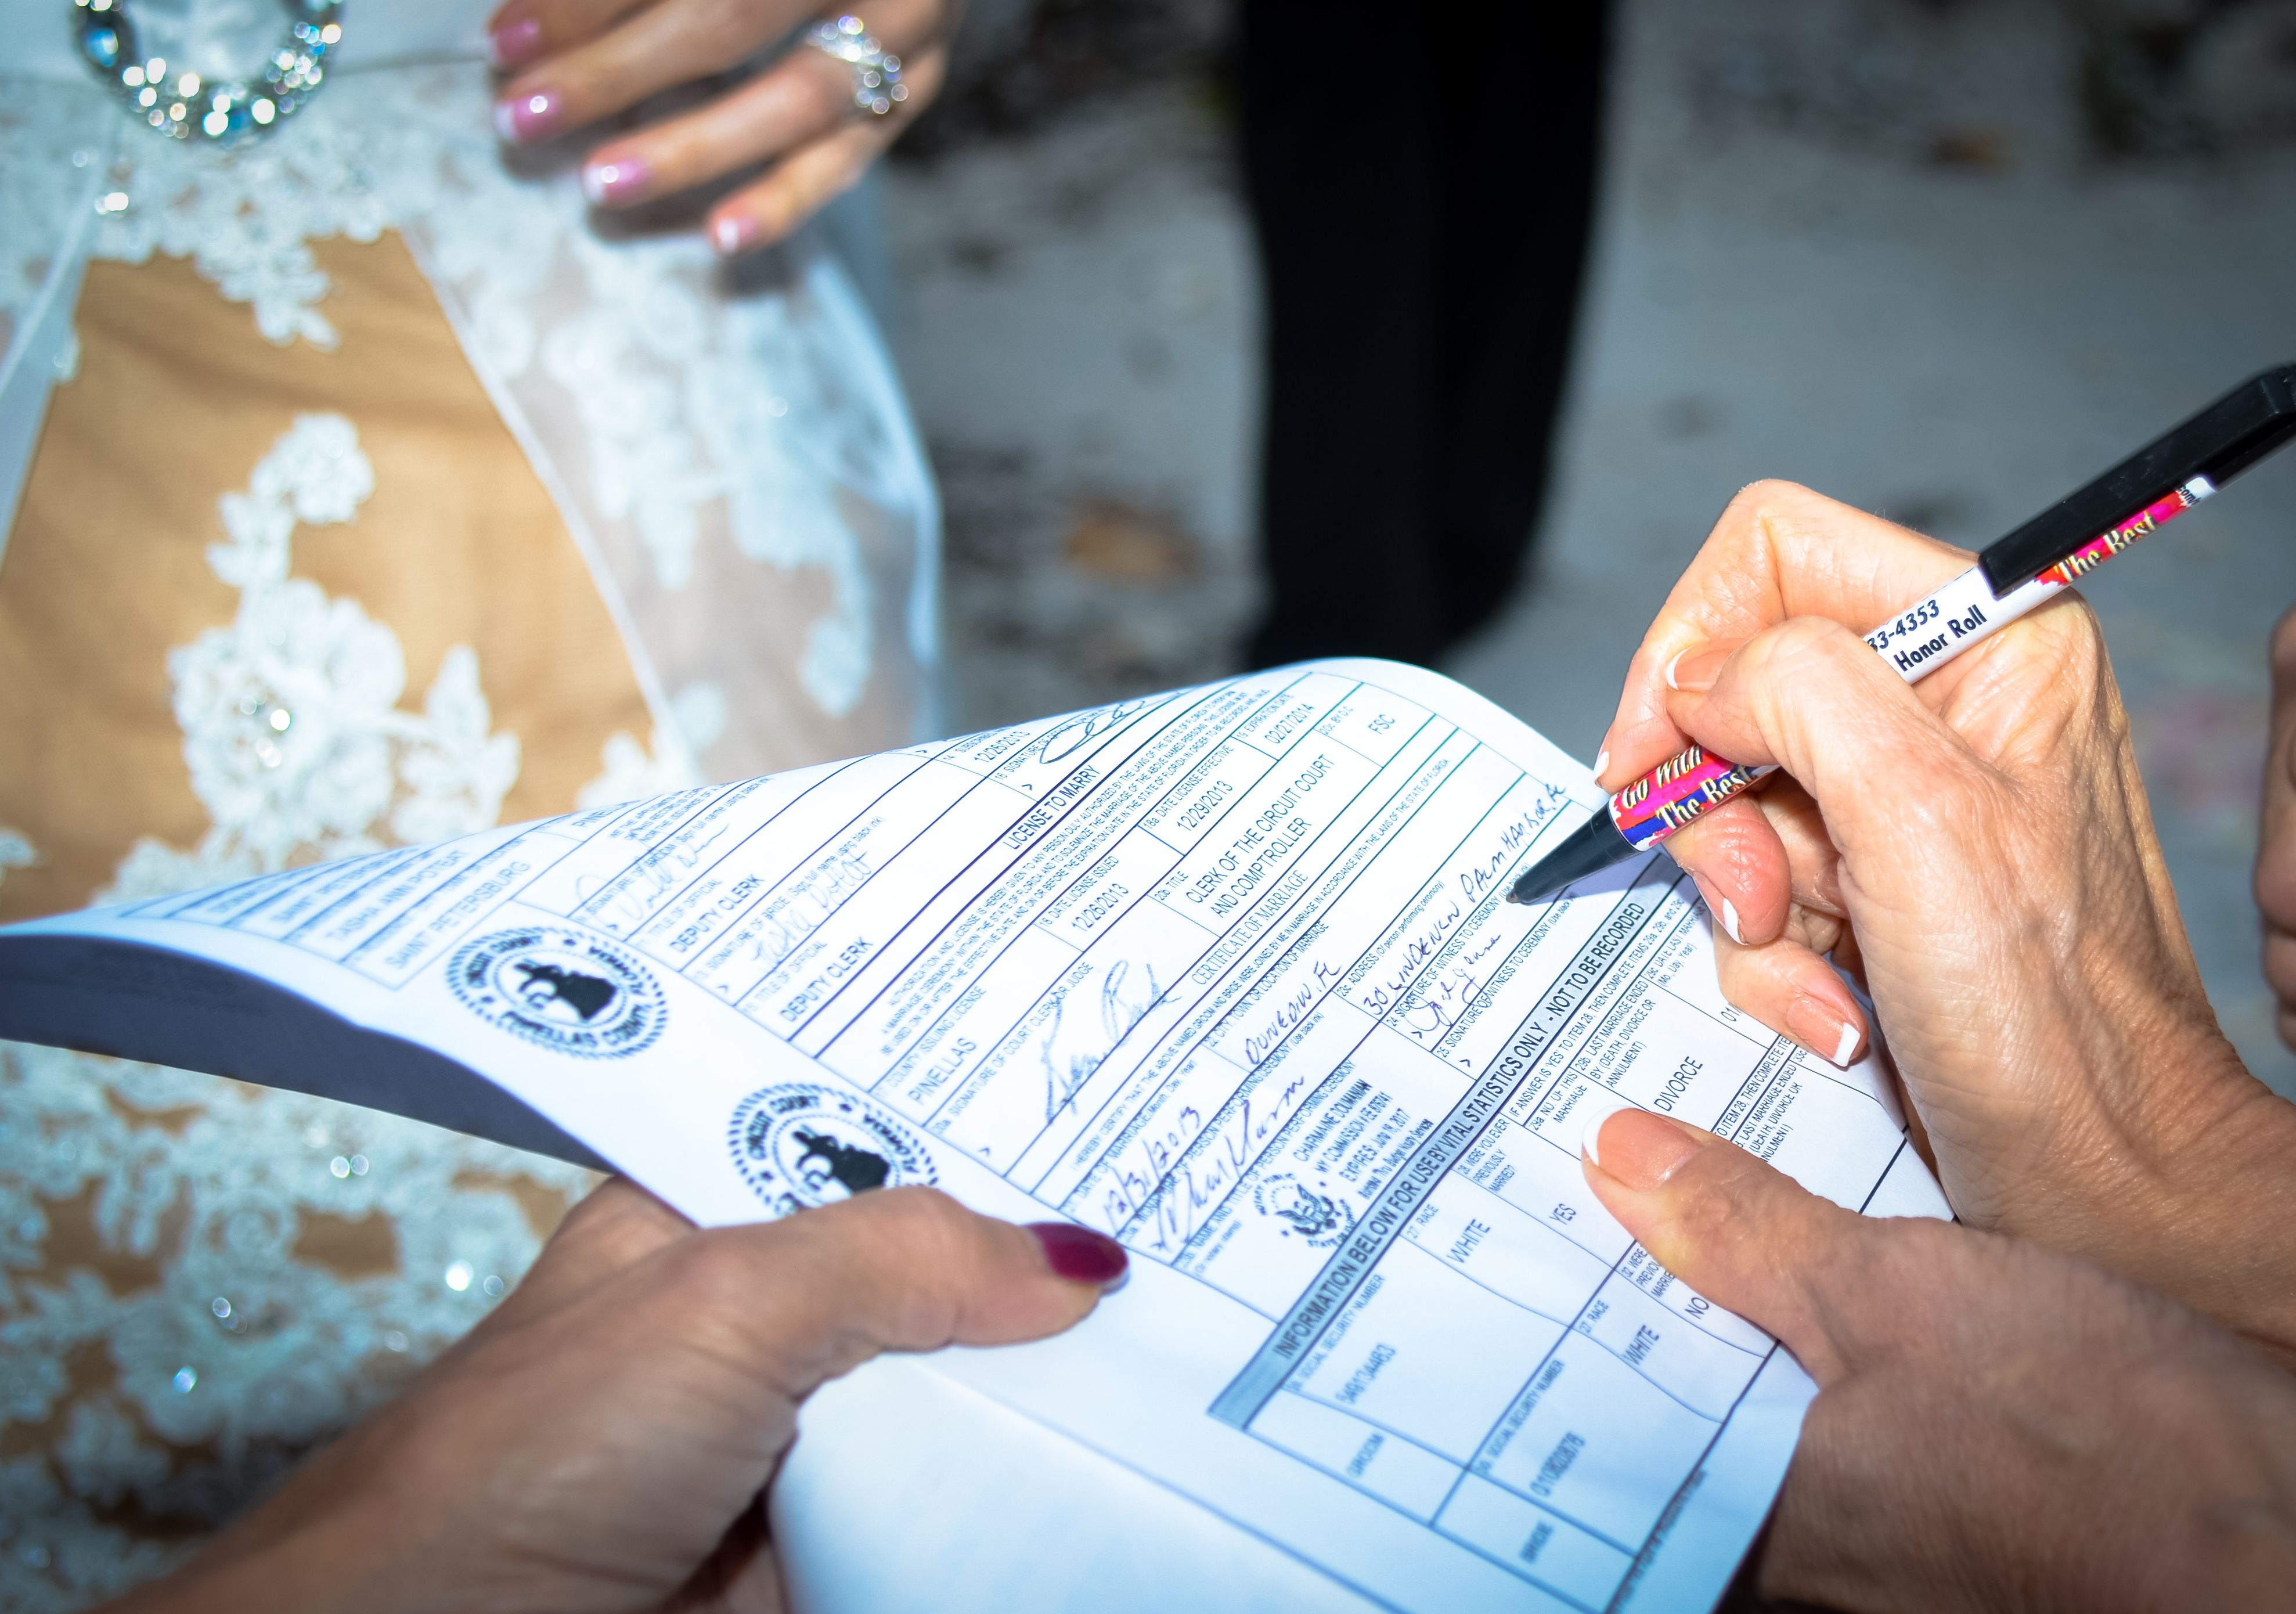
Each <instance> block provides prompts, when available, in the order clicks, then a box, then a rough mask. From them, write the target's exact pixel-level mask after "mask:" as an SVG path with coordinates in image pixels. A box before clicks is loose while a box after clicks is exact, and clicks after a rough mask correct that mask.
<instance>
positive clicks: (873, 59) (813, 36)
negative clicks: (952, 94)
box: [805, 13, 909, 118]
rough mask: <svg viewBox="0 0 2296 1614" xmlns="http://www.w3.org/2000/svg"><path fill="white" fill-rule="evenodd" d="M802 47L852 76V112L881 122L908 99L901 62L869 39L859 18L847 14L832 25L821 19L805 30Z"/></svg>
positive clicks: (828, 21)
mask: <svg viewBox="0 0 2296 1614" xmlns="http://www.w3.org/2000/svg"><path fill="white" fill-rule="evenodd" d="M805 43H806V44H808V45H811V46H813V48H814V49H815V50H817V51H819V52H820V53H822V54H823V55H824V56H831V57H834V58H835V59H836V60H837V61H841V62H843V63H844V64H845V67H846V70H847V71H849V72H850V73H851V74H852V75H853V110H854V111H857V112H866V113H868V114H869V115H870V116H872V117H875V118H882V117H884V116H885V115H886V114H887V113H889V112H890V111H892V110H893V109H894V108H895V107H896V106H898V105H899V104H900V103H901V102H904V101H906V100H907V99H908V98H909V86H906V85H905V84H903V83H902V82H901V59H900V58H899V57H898V56H896V55H893V54H891V53H889V52H887V51H886V50H885V49H884V47H883V46H881V45H879V44H878V43H877V42H876V40H874V39H873V38H872V37H870V35H869V30H868V29H866V28H864V27H863V26H862V24H861V19H860V18H858V17H856V16H853V15H852V14H851V13H847V14H846V15H844V16H841V17H839V18H837V19H836V20H834V21H832V20H828V19H824V20H821V21H819V22H816V23H815V24H814V25H813V27H812V28H811V29H808V30H807V32H806V36H805Z"/></svg>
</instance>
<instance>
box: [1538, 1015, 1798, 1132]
mask: <svg viewBox="0 0 2296 1614" xmlns="http://www.w3.org/2000/svg"><path fill="white" fill-rule="evenodd" d="M1771 1041H1772V1038H1771V1036H1770V1034H1769V1033H1768V1032H1767V1031H1763V1032H1762V1034H1761V1035H1760V1036H1759V1037H1751V1036H1743V1035H1741V1034H1739V1033H1737V1032H1725V1031H1724V1030H1722V1029H1721V1028H1718V1027H1717V1026H1716V1025H1715V1023H1714V1022H1713V1021H1712V1020H1710V1019H1708V1018H1707V1016H1705V1015H1704V1014H1702V1013H1701V1012H1699V1011H1697V1010H1696V1009H1693V1008H1692V1007H1691V1006H1690V1005H1689V1004H1685V1003H1684V1002H1683V1001H1682V1000H1681V999H1680V998H1677V997H1676V996H1675V995H1673V994H1672V993H1669V992H1661V991H1658V990H1655V989H1654V988H1652V987H1648V986H1646V985H1643V984H1641V983H1637V984H1636V986H1635V987H1633V988H1632V989H1631V990H1629V991H1628V992H1624V993H1621V994H1620V995H1619V997H1618V999H1617V1000H1616V1002H1615V1003H1614V1004H1613V1005H1612V1007H1611V1011H1610V1012H1608V1013H1606V1014H1605V1015H1604V1016H1603V1019H1602V1020H1601V1021H1599V1022H1598V1023H1597V1025H1596V1026H1595V1029H1594V1030H1593V1031H1592V1032H1591V1033H1590V1034H1589V1035H1588V1036H1587V1040H1586V1041H1585V1042H1584V1043H1582V1044H1581V1045H1579V1049H1578V1051H1577V1053H1575V1054H1574V1056H1573V1057H1572V1059H1571V1061H1570V1074H1571V1076H1572V1077H1577V1078H1579V1079H1581V1080H1586V1081H1592V1082H1595V1083H1597V1084H1599V1085H1600V1086H1604V1087H1607V1088H1609V1089H1610V1090H1611V1092H1612V1093H1614V1094H1617V1095H1618V1096H1619V1097H1620V1098H1622V1099H1624V1100H1626V1101H1627V1102H1628V1103H1631V1104H1639V1105H1640V1106H1642V1108H1644V1109H1645V1110H1656V1111H1657V1112H1658V1113H1659V1114H1661V1115H1670V1116H1672V1117H1674V1118H1675V1119H1677V1120H1679V1121H1688V1122H1689V1123H1690V1124H1691V1125H1692V1126H1693V1127H1711V1126H1713V1125H1714V1123H1715V1122H1716V1121H1717V1120H1718V1119H1720V1118H1721V1116H1722V1112H1723V1111H1724V1110H1726V1109H1728V1108H1729V1105H1730V1100H1731V1099H1732V1097H1733V1096H1734V1095H1735V1094H1736V1093H1737V1091H1738V1086H1739V1084H1740V1083H1742V1082H1743V1081H1744V1080H1745V1079H1746V1077H1747V1076H1748V1075H1749V1074H1750V1073H1751V1071H1752V1070H1753V1069H1754V1067H1755V1066H1756V1065H1758V1064H1759V1063H1760V1062H1761V1058H1762V1055H1763V1053H1765V1052H1767V1049H1768V1048H1769V1045H1770V1043H1771ZM1570 1141H1571V1143H1573V1144H1574V1145H1575V1144H1576V1143H1577V1140H1576V1139H1575V1138H1574V1139H1572V1140H1570Z"/></svg>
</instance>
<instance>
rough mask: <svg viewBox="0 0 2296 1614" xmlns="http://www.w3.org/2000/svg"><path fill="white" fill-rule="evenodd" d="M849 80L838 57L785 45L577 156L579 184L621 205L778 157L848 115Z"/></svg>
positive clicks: (606, 203) (598, 198)
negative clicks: (756, 66)
mask: <svg viewBox="0 0 2296 1614" xmlns="http://www.w3.org/2000/svg"><path fill="white" fill-rule="evenodd" d="M849 83H850V78H849V74H848V73H847V71H846V68H845V64H844V63H843V62H840V61H831V60H830V59H829V58H828V57H827V56H825V55H824V54H822V53H821V52H819V51H815V50H799V51H791V53H789V55H788V56H786V57H785V58H783V60H782V61H780V62H779V63H777V64H776V65H775V67H774V68H773V70H771V71H769V72H765V73H760V74H759V75H758V77H757V78H752V79H750V81H749V82H748V83H747V84H744V85H742V86H740V87H739V88H737V89H734V90H730V91H728V92H727V93H726V94H723V95H720V96H718V97H717V99H716V100H714V101H711V102H708V103H707V104H705V105H703V106H701V107H697V108H696V109H694V110H693V111H690V112H685V113H682V114H680V115H679V116H677V117H676V118H670V119H665V120H664V121H662V122H660V123H657V124H654V125H652V127H648V128H645V129H643V130H640V131H639V132H638V133H636V134H635V135H623V136H621V137H620V138H619V139H615V140H610V141H608V142H606V143H604V144H603V145H602V146H600V147H599V148H598V149H597V150H596V151H594V152H591V153H590V156H589V158H588V160H586V161H585V162H584V163H583V165H582V188H583V189H584V190H585V191H586V192H587V193H589V197H590V200H591V201H594V202H597V203H598V204H600V205H601V206H603V207H610V208H620V207H628V206H631V205H633V204H635V203H637V202H641V201H648V200H650V199H652V198H653V197H656V196H669V195H674V194H676V193H677V192H680V191H683V190H685V189H687V188H688V187H690V186H693V185H698V184H703V183H705V182H706V181H709V180H712V179H716V178H717V177H719V176H721V175H725V174H730V173H732V172H733V171H734V169H736V168H746V167H748V166H749V165H750V164H751V163H755V162H762V161H764V160H767V159H768V158H773V157H778V156H780V155H781V154H782V153H783V152H788V151H790V150H791V149H792V148H794V147H796V146H798V145H799V144H801V143H806V142H808V141H811V140H814V139H816V138H818V137H819V136H821V135H826V134H829V133H831V132H832V131H836V130H840V129H841V128H842V127H843V126H845V125H846V124H847V123H848V122H849V115H850V113H851V111H852V105H853V103H852V94H851V91H850V89H849Z"/></svg>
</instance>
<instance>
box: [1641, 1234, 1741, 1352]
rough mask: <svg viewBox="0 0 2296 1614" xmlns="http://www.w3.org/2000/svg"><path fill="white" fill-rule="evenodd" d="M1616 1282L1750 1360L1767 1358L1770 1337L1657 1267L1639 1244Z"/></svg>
mask: <svg viewBox="0 0 2296 1614" xmlns="http://www.w3.org/2000/svg"><path fill="white" fill-rule="evenodd" d="M1613 1282H1620V1283H1630V1284H1632V1285H1633V1286H1634V1287H1635V1288H1636V1289H1638V1290H1641V1291H1642V1292H1643V1293H1644V1294H1645V1295H1647V1296H1649V1297H1650V1298H1651V1299H1653V1300H1655V1301H1657V1302H1658V1303H1659V1304H1660V1305H1661V1306H1663V1307H1666V1308H1667V1309H1668V1310H1669V1311H1670V1312H1672V1313H1674V1315H1677V1316H1678V1317H1680V1318H1682V1319H1683V1320H1684V1321H1685V1322H1687V1323H1691V1324H1693V1326H1695V1327H1697V1328H1698V1329H1699V1330H1701V1331H1703V1332H1705V1333H1708V1334H1711V1335H1712V1336H1713V1337H1714V1338H1715V1339H1717V1340H1721V1341H1722V1342H1723V1343H1724V1344H1725V1345H1730V1346H1734V1347H1736V1348H1738V1349H1739V1350H1741V1351H1743V1352H1746V1353H1748V1354H1749V1355H1751V1356H1766V1355H1767V1354H1768V1352H1769V1348H1770V1345H1771V1343H1772V1341H1771V1340H1770V1336H1769V1335H1767V1334H1766V1333H1764V1332H1763V1331H1761V1330H1760V1329H1759V1328H1756V1327H1755V1326H1754V1325H1753V1324H1752V1323H1749V1322H1747V1321H1746V1319H1745V1318H1743V1317H1742V1316H1740V1315H1738V1314H1737V1313H1736V1312H1734V1311H1725V1310H1724V1309H1723V1308H1722V1307H1719V1306H1717V1305H1715V1304H1714V1302H1713V1301H1711V1300H1710V1299H1707V1298H1706V1297H1705V1296H1704V1295H1702V1294H1700V1293H1699V1292H1698V1291H1697V1290H1694V1289H1693V1288H1691V1287H1690V1285H1689V1284H1687V1283H1685V1282H1683V1281H1682V1280H1681V1279H1680V1278H1677V1277H1676V1276H1675V1275H1674V1274H1672V1273H1670V1272H1669V1271H1668V1270H1667V1269H1666V1268H1665V1267H1663V1266H1660V1265H1659V1263H1658V1258H1657V1257H1655V1256H1653V1255H1652V1254H1651V1252H1650V1251H1648V1250H1647V1249H1644V1248H1643V1247H1642V1246H1641V1245H1639V1244H1637V1245H1636V1246H1635V1248H1634V1249H1630V1250H1628V1251H1627V1255H1626V1258H1625V1259H1624V1260H1622V1261H1620V1263H1619V1269H1618V1275H1617V1277H1616V1278H1615V1279H1613Z"/></svg>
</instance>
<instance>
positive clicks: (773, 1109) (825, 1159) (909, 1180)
mask: <svg viewBox="0 0 2296 1614" xmlns="http://www.w3.org/2000/svg"><path fill="white" fill-rule="evenodd" d="M726 1141H727V1143H729V1144H730V1145H731V1146H732V1148H733V1151H734V1166H735V1167H738V1168H739V1169H740V1171H741V1173H742V1181H743V1182H745V1183H747V1184H749V1185H750V1188H751V1189H752V1190H753V1191H754V1192H756V1194H757V1196H758V1198H759V1199H760V1200H764V1201H765V1203H766V1208H767V1210H769V1211H771V1212H772V1213H773V1214H774V1215H775V1216H777V1217H783V1216H787V1215H788V1214H789V1213H790V1212H791V1211H793V1210H806V1209H809V1208H812V1207H814V1206H816V1205H830V1204H834V1203H835V1202H836V1201H838V1200H849V1199H851V1198H852V1197H853V1196H854V1195H855V1194H857V1193H866V1192H869V1191H870V1190H871V1189H873V1188H910V1187H920V1186H922V1187H928V1188H929V1187H931V1186H932V1185H933V1184H935V1183H936V1182H938V1181H939V1176H938V1175H937V1174H936V1173H935V1172H934V1170H933V1164H932V1156H931V1154H929V1153H928V1152H926V1150H925V1146H924V1141H923V1140H922V1139H921V1138H920V1137H918V1136H917V1135H916V1133H915V1132H914V1130H912V1129H911V1128H910V1126H909V1124H908V1123H907V1122H906V1121H905V1120H903V1119H902V1118H900V1117H899V1116H898V1115H896V1114H894V1113H893V1112H892V1111H891V1110H888V1109H887V1108H885V1106H884V1105H882V1104H880V1103H879V1102H877V1101H876V1100H874V1099H872V1098H868V1097H866V1096H865V1095H863V1094H858V1093H850V1092H847V1091H844V1090H842V1089H840V1088H836V1087H830V1086H822V1085H820V1084H818V1083H815V1082H786V1083H783V1084H782V1085H781V1086H775V1087H763V1088H760V1089H758V1091H757V1092H755V1093H752V1094H750V1096H749V1097H747V1098H745V1099H743V1100H742V1102H741V1103H740V1104H739V1105H737V1106H735V1108H734V1118H733V1120H732V1121H731V1122H730V1123H728V1124H727V1126H726Z"/></svg>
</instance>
